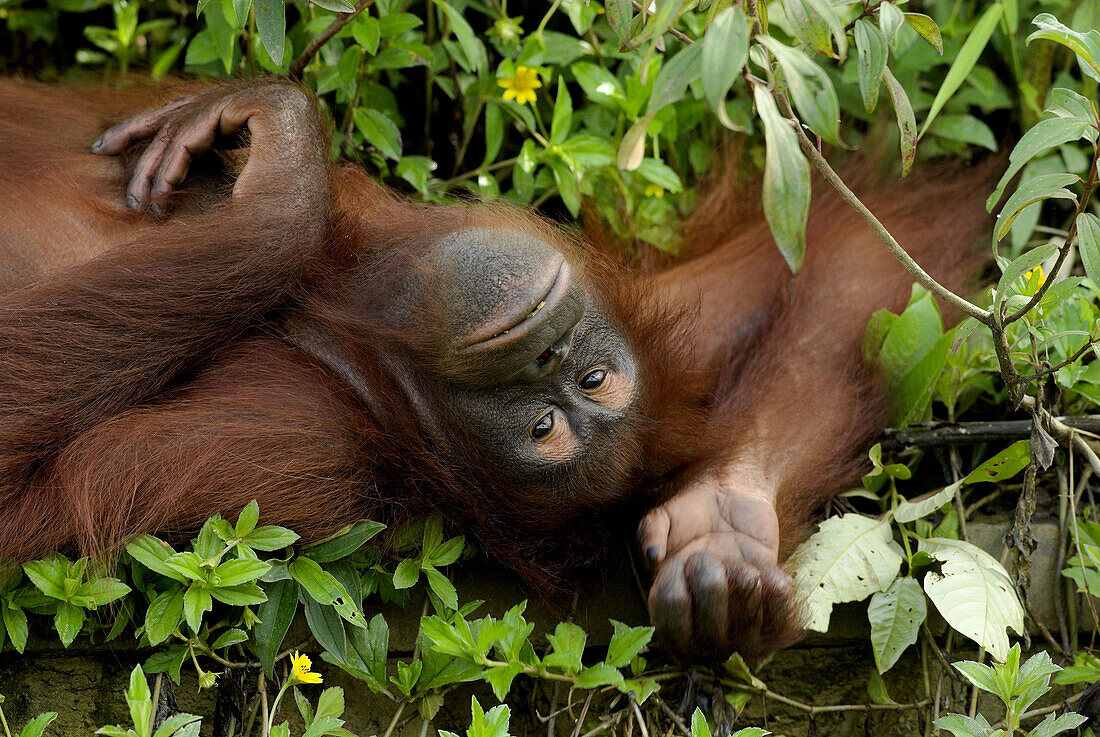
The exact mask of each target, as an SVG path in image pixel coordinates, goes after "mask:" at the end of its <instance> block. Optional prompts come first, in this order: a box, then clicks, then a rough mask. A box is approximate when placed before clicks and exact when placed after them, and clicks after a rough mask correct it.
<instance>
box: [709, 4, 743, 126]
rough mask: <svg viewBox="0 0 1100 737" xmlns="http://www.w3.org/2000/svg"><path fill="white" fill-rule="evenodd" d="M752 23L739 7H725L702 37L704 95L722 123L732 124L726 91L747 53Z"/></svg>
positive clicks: (733, 80)
mask: <svg viewBox="0 0 1100 737" xmlns="http://www.w3.org/2000/svg"><path fill="white" fill-rule="evenodd" d="M751 31H752V27H751V26H750V25H749V20H748V18H746V17H745V13H744V12H743V11H742V10H741V8H739V7H732V8H726V9H725V10H723V11H722V12H721V13H719V14H718V15H717V16H715V18H714V21H713V22H712V23H711V24H710V28H708V29H707V35H706V36H704V37H703V52H702V53H703V55H702V67H703V79H702V81H703V95H704V96H705V97H706V99H707V104H709V105H710V107H711V109H712V110H714V113H715V114H716V115H717V116H718V119H719V120H720V121H721V122H722V125H724V126H726V127H727V128H732V127H733V123H732V121H730V120H729V116H728V115H727V114H726V94H727V93H729V91H730V88H731V87H733V83H734V82H735V81H736V80H737V77H738V75H739V74H740V73H741V69H742V68H743V67H744V66H745V61H746V60H747V59H748V57H749V35H750V33H751Z"/></svg>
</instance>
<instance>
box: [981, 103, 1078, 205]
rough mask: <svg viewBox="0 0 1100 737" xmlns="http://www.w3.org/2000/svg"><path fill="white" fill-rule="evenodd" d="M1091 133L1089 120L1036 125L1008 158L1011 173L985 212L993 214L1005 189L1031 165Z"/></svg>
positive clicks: (1050, 120) (1046, 120) (1054, 120)
mask: <svg viewBox="0 0 1100 737" xmlns="http://www.w3.org/2000/svg"><path fill="white" fill-rule="evenodd" d="M1088 130H1089V120H1088V118H1067V117H1057V118H1044V119H1043V120H1040V121H1039V122H1038V123H1036V124H1035V125H1033V126H1032V127H1031V129H1030V130H1029V131H1028V132H1027V133H1025V134H1024V135H1023V137H1022V138H1021V139H1020V142H1019V143H1017V144H1016V146H1015V147H1014V148H1013V149H1012V153H1010V154H1009V155H1008V161H1009V167H1008V170H1007V171H1006V172H1005V173H1004V176H1002V177H1001V181H999V182H997V188H996V189H994V190H993V194H991V195H990V196H989V199H987V200H986V202H985V209H986V210H988V211H990V212H992V211H993V207H994V206H995V205H996V204H997V202H998V201H999V200H1000V199H1001V195H1002V194H1004V191H1005V187H1006V186H1008V183H1009V182H1010V181H1012V178H1013V177H1015V176H1016V175H1017V174H1018V173H1019V172H1020V169H1022V168H1023V167H1024V165H1025V164H1027V162H1029V161H1031V160H1032V159H1033V158H1035V157H1036V156H1038V155H1039V154H1041V153H1043V152H1044V151H1048V150H1050V149H1052V148H1054V147H1055V146H1061V145H1062V144H1064V143H1069V142H1070V141H1077V140H1080V139H1081V137H1082V136H1084V135H1085V133H1086V132H1087V131H1088Z"/></svg>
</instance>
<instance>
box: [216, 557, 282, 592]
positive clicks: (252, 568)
mask: <svg viewBox="0 0 1100 737" xmlns="http://www.w3.org/2000/svg"><path fill="white" fill-rule="evenodd" d="M270 570H271V564H270V563H266V562H264V561H262V560H249V559H247V558H240V559H237V560H227V561H226V562H225V563H222V564H221V565H219V566H218V567H217V568H215V569H214V576H215V578H214V579H213V581H214V584H215V585H216V586H218V587H219V588H228V587H231V586H237V585H239V584H242V583H249V582H252V581H255V580H256V579H258V578H260V577H261V576H263V575H264V574H265V573H267V572H268V571H270Z"/></svg>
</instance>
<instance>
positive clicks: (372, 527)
mask: <svg viewBox="0 0 1100 737" xmlns="http://www.w3.org/2000/svg"><path fill="white" fill-rule="evenodd" d="M402 161H404V159H402ZM384 529H386V526H385V525H384V524H382V523H381V522H370V521H368V520H360V521H359V522H356V523H354V524H351V525H348V526H347V527H344V528H343V529H341V530H340V531H338V532H336V533H335V534H333V535H331V536H329V537H326V538H325V539H324V540H318V541H317V542H315V543H311V544H309V545H306V546H305V547H303V548H302V555H304V556H306V557H307V558H310V559H312V560H315V561H317V562H318V563H329V562H331V561H334V560H340V559H341V558H346V557H348V556H349V555H351V554H352V553H354V552H355V551H356V550H358V549H359V548H361V547H363V545H365V544H366V543H367V541H369V540H370V539H371V538H373V537H374V536H375V535H377V534H378V533H380V532H381V531H382V530H384Z"/></svg>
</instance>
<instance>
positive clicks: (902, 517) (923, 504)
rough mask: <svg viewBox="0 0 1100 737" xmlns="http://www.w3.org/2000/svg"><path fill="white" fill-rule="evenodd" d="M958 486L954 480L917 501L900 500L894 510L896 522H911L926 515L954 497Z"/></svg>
mask: <svg viewBox="0 0 1100 737" xmlns="http://www.w3.org/2000/svg"><path fill="white" fill-rule="evenodd" d="M958 488H959V484H958V482H956V483H954V484H951V485H950V486H945V487H944V488H942V489H940V490H939V491H937V492H936V493H935V494H933V495H932V496H930V497H928V498H927V499H921V500H920V501H918V502H901V503H900V504H898V506H897V509H895V510H894V519H896V520H897V521H898V522H912V521H913V520H917V519H920V518H921V517H926V516H928V515H930V514H932V513H933V512H935V511H936V510H937V509H939V508H940V507H942V506H943V505H944V504H947V503H948V502H949V501H951V500H952V499H954V498H955V491H956V490H958Z"/></svg>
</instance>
